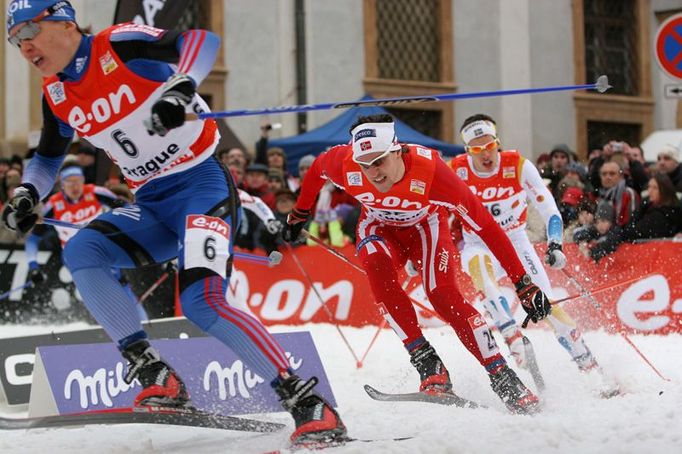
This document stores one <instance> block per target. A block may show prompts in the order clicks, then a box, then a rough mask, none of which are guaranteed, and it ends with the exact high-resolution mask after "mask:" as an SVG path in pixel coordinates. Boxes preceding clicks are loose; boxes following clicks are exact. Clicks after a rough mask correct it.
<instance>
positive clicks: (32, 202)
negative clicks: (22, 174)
mask: <svg viewBox="0 0 682 454" xmlns="http://www.w3.org/2000/svg"><path fill="white" fill-rule="evenodd" d="M38 200H39V199H38V191H37V190H36V188H35V187H34V186H33V185H32V184H29V183H23V184H21V185H19V186H17V187H16V189H15V190H14V195H13V196H12V198H11V199H9V200H8V201H7V205H5V208H4V209H3V210H2V222H4V224H5V227H7V228H8V229H10V230H14V231H15V232H19V233H27V232H28V231H29V230H31V229H32V228H33V226H34V225H35V224H36V221H37V220H38V215H37V214H35V213H34V212H33V209H34V208H35V207H36V205H38Z"/></svg>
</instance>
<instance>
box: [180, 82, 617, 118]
mask: <svg viewBox="0 0 682 454" xmlns="http://www.w3.org/2000/svg"><path fill="white" fill-rule="evenodd" d="M609 88H611V86H610V85H609V79H608V77H607V76H603V75H602V76H599V77H598V78H597V81H596V82H595V83H593V84H581V85H561V86H553V87H539V88H520V89H515V90H492V91H478V92H470V93H444V94H442V95H420V96H399V97H394V98H379V99H369V100H365V101H362V100H360V101H357V100H355V101H347V102H327V103H320V104H302V105H296V106H276V107H264V108H260V109H236V110H225V111H222V112H205V113H200V114H193V113H188V114H185V120H197V119H198V120H206V119H208V118H225V117H246V116H251V115H266V114H280V113H293V112H310V111H314V110H332V109H349V108H351V107H370V106H390V105H396V104H412V103H424V102H441V101H455V100H457V99H471V98H491V97H498V96H510V95H523V94H533V93H548V92H555V91H575V90H597V91H598V92H599V93H604V92H605V91H606V90H608V89H609Z"/></svg>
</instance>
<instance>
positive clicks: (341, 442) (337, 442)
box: [265, 437, 414, 454]
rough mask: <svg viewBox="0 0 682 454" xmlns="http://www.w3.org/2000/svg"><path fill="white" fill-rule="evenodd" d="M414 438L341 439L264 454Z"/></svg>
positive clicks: (302, 444) (270, 452) (295, 446)
mask: <svg viewBox="0 0 682 454" xmlns="http://www.w3.org/2000/svg"><path fill="white" fill-rule="evenodd" d="M413 438H414V437H395V438H350V437H347V438H342V439H340V440H333V441H322V440H321V441H310V442H307V443H301V444H298V445H293V446H290V447H289V448H284V449H277V450H275V451H268V452H267V453H265V454H288V453H294V452H298V451H301V450H306V451H321V450H323V449H327V448H338V447H340V446H346V445H348V444H352V443H379V442H382V441H384V442H393V441H405V440H412V439H413Z"/></svg>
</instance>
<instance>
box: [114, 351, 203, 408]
mask: <svg viewBox="0 0 682 454" xmlns="http://www.w3.org/2000/svg"><path fill="white" fill-rule="evenodd" d="M121 353H122V354H123V357H124V358H125V359H127V360H128V362H129V364H128V372H127V373H126V376H125V378H124V379H123V381H125V382H126V383H127V384H130V383H132V382H133V380H135V379H136V378H137V379H138V380H139V381H140V384H141V385H142V391H141V392H140V393H139V394H138V395H137V397H136V398H135V406H160V407H186V406H188V404H189V394H188V393H187V389H186V388H185V384H184V383H183V382H182V380H181V379H180V377H178V375H177V373H175V371H174V370H173V368H171V367H170V366H169V365H168V364H166V362H165V361H163V360H162V359H161V356H160V355H159V352H158V351H157V350H156V349H155V348H154V347H152V346H151V345H149V342H148V341H147V340H146V339H142V340H139V341H137V342H133V343H132V344H130V345H129V346H127V347H126V348H125V349H124V350H123V351H121Z"/></svg>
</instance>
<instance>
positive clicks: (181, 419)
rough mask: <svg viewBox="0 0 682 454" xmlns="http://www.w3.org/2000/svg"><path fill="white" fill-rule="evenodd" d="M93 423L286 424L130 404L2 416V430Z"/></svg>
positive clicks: (274, 427) (247, 427)
mask: <svg viewBox="0 0 682 454" xmlns="http://www.w3.org/2000/svg"><path fill="white" fill-rule="evenodd" d="M92 424H105V425H109V424H169V425H175V426H191V427H205V428H210V429H225V430H239V431H246V432H276V431H278V430H281V429H283V428H284V427H285V425H284V424H279V423H274V422H266V421H258V420H255V419H248V418H240V417H235V416H226V415H220V414H213V413H207V412H204V411H201V410H195V409H192V408H166V407H127V408H113V409H106V410H91V411H86V412H83V413H71V414H66V415H55V416H41V417H35V418H2V417H0V430H17V429H37V428H58V427H70V426H86V425H92Z"/></svg>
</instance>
